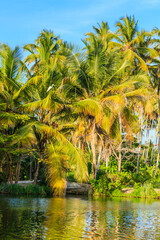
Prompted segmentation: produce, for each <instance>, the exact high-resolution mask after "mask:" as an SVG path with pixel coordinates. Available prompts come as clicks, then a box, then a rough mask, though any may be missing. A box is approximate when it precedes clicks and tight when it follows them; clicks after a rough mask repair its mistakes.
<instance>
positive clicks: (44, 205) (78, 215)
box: [0, 195, 160, 240]
mask: <svg viewBox="0 0 160 240" xmlns="http://www.w3.org/2000/svg"><path fill="white" fill-rule="evenodd" d="M13 239H14V240H18V239H26V240H27V239H35V240H38V239H39V240H40V239H42V240H45V239H46V240H51V239H53V240H56V239H61V240H63V239H75V240H78V239H93V240H94V239H107V240H112V239H114V240H120V239H124V240H127V239H130V240H132V239H135V240H138V239H145V240H150V239H156V240H158V239H160V201H155V200H152V201H146V200H143V201H142V200H135V199H116V198H114V199H110V200H104V201H102V200H91V199H87V198H80V197H68V198H65V199H59V198H13V197H5V196H2V195H1V196H0V240H13Z"/></svg>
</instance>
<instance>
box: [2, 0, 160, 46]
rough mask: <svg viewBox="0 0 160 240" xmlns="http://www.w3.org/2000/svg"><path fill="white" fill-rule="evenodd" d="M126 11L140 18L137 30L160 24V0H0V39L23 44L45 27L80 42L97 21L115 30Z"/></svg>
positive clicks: (33, 38) (12, 44)
mask: <svg viewBox="0 0 160 240" xmlns="http://www.w3.org/2000/svg"><path fill="white" fill-rule="evenodd" d="M126 14H127V15H134V16H135V18H136V19H138V20H139V24H138V25H139V30H140V29H145V30H151V29H152V28H153V27H155V26H156V27H159V28H160V0H5V1H3V0H1V14H0V42H5V43H7V44H9V45H10V46H11V47H15V46H16V45H19V46H21V47H22V46H23V45H24V44H26V43H32V42H34V40H35V39H36V38H37V36H38V34H39V33H40V31H41V30H42V29H48V30H52V31H53V32H54V33H55V34H56V35H60V36H61V38H63V39H64V40H66V41H69V42H73V43H75V44H78V45H79V46H82V43H81V39H83V38H84V34H85V33H86V32H89V31H92V26H93V25H95V26H96V24H97V22H101V21H102V20H103V21H107V22H108V23H109V26H110V29H111V30H113V31H114V30H115V29H114V25H115V23H116V22H117V21H118V20H119V18H120V17H123V16H125V15H126Z"/></svg>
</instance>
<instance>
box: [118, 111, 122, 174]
mask: <svg viewBox="0 0 160 240" xmlns="http://www.w3.org/2000/svg"><path fill="white" fill-rule="evenodd" d="M119 128H120V135H121V142H120V144H119V147H118V152H119V156H118V172H121V165H122V153H121V150H122V118H121V114H120V113H119Z"/></svg>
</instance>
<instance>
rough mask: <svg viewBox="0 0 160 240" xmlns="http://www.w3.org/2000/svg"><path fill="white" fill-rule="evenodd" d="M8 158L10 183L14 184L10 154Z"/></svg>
mask: <svg viewBox="0 0 160 240" xmlns="http://www.w3.org/2000/svg"><path fill="white" fill-rule="evenodd" d="M7 158H8V183H10V184H13V174H12V163H11V158H10V156H9V154H7Z"/></svg>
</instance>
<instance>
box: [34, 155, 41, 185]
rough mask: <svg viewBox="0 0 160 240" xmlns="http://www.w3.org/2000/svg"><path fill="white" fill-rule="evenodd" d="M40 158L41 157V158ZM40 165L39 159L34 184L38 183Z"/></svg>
mask: <svg viewBox="0 0 160 240" xmlns="http://www.w3.org/2000/svg"><path fill="white" fill-rule="evenodd" d="M40 159H41V158H40ZM39 167H40V162H39V161H38V162H37V168H36V172H35V175H34V182H33V184H37V178H38V173H39Z"/></svg>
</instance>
